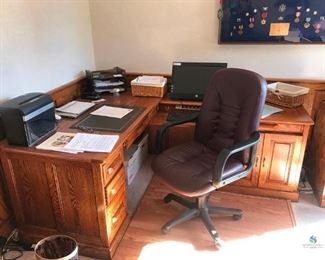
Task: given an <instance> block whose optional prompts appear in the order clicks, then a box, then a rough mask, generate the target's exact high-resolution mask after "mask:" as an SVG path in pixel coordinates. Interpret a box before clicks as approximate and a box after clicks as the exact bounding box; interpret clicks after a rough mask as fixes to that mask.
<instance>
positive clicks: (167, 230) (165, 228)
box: [161, 226, 170, 235]
mask: <svg viewBox="0 0 325 260" xmlns="http://www.w3.org/2000/svg"><path fill="white" fill-rule="evenodd" d="M169 231H170V228H168V227H165V226H163V227H162V228H161V233H163V234H164V235H166V234H168V233H169Z"/></svg>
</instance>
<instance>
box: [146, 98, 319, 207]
mask: <svg viewBox="0 0 325 260" xmlns="http://www.w3.org/2000/svg"><path fill="white" fill-rule="evenodd" d="M177 106H182V107H183V108H187V109H193V108H198V107H200V103H199V102H187V101H178V102H177V101H175V100H169V99H164V100H162V101H161V102H160V112H159V113H157V115H156V116H155V117H154V118H153V119H152V120H151V122H150V127H149V133H150V135H149V147H150V149H151V150H153V146H154V141H155V133H156V130H157V128H158V127H159V125H161V124H162V123H163V122H165V121H166V118H167V112H168V111H173V110H175V109H176V107H177ZM311 125H313V120H312V119H311V118H310V116H309V115H308V114H307V112H306V111H305V109H304V108H303V107H299V108H296V109H285V110H284V111H283V112H281V113H277V114H274V115H272V116H269V117H267V118H265V119H262V120H261V124H260V127H259V130H260V131H261V133H262V140H261V141H260V143H259V145H258V149H257V156H256V163H255V167H254V169H253V171H252V173H251V174H250V175H249V176H247V177H246V178H244V179H241V180H239V181H237V182H234V183H233V184H232V185H228V186H225V187H224V188H223V189H224V190H228V191H233V192H240V193H244V194H252V195H261V196H268V197H277V198H286V199H290V200H293V201H296V200H298V197H299V194H298V183H299V177H300V171H301V166H302V162H303V159H304V153H305V148H306V142H307V138H308V132H309V129H310V126H311ZM193 135H194V123H186V124H183V125H179V126H175V127H173V128H170V129H169V130H168V131H167V133H166V138H165V146H166V147H171V146H174V145H177V144H180V143H184V142H186V141H188V140H190V139H192V138H193Z"/></svg>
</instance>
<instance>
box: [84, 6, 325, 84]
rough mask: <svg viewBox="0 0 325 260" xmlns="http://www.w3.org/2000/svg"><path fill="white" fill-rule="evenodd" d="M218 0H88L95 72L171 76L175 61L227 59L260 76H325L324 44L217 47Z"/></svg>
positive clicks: (233, 65)
mask: <svg viewBox="0 0 325 260" xmlns="http://www.w3.org/2000/svg"><path fill="white" fill-rule="evenodd" d="M217 9H218V7H217V1H216V0H183V1H181V0H164V1H163V0H151V1H149V0H133V1H132V0H128V1H126V0H119V1H114V0H111V1H108V0H106V1H105V0H90V13H91V21H92V31H93V40H94V50H95V60H96V67H97V68H98V69H101V68H108V67H112V66H115V65H119V66H121V67H123V68H125V69H127V71H137V72H168V73H169V72H171V64H172V62H173V61H176V60H177V61H225V62H228V64H229V66H230V67H241V68H247V69H252V70H255V71H257V72H259V73H261V74H262V75H264V76H273V77H275V76H277V77H290V78H291V77H293V78H323V79H324V78H325V45H259V46H258V45H235V46H234V45H218V43H217V42H218V41H217V35H218V19H217Z"/></svg>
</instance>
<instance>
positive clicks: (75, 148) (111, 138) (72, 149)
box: [36, 132, 119, 154]
mask: <svg viewBox="0 0 325 260" xmlns="http://www.w3.org/2000/svg"><path fill="white" fill-rule="evenodd" d="M118 138H119V136H118V135H97V134H86V133H77V134H75V133H63V132H56V133H55V134H54V135H52V136H51V137H49V138H48V139H46V140H45V141H44V142H42V143H41V144H39V145H37V146H36V148H37V149H44V150H52V151H57V152H65V153H74V154H76V153H82V152H104V153H109V152H111V151H112V149H113V148H114V146H115V144H116V142H117V141H118Z"/></svg>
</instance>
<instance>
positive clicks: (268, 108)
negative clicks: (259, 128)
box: [261, 104, 283, 119]
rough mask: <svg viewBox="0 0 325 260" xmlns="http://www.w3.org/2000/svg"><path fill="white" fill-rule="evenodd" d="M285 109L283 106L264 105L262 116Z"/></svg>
mask: <svg viewBox="0 0 325 260" xmlns="http://www.w3.org/2000/svg"><path fill="white" fill-rule="evenodd" d="M281 111H283V109H281V108H277V107H273V106H270V105H266V104H265V105H264V107H263V112H262V116H261V118H262V119H263V118H266V117H268V116H270V115H272V114H274V113H278V112H281Z"/></svg>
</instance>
